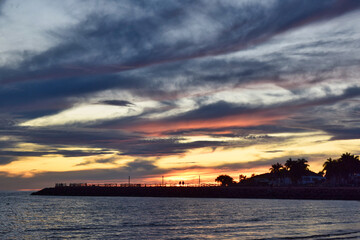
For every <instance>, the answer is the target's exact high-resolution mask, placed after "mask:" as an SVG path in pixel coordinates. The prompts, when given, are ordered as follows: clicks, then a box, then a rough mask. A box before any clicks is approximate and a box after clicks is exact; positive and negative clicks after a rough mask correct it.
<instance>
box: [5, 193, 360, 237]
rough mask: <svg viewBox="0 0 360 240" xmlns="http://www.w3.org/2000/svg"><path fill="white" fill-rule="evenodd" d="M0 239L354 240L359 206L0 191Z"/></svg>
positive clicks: (351, 203) (329, 202)
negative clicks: (37, 194) (81, 195)
mask: <svg viewBox="0 0 360 240" xmlns="http://www.w3.org/2000/svg"><path fill="white" fill-rule="evenodd" d="M0 239H360V201H334V200H274V199H225V198H151V197H148V198H144V197H143V198H142V197H69V196H32V195H30V192H0Z"/></svg>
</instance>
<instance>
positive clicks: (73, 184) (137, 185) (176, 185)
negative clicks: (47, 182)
mask: <svg viewBox="0 0 360 240" xmlns="http://www.w3.org/2000/svg"><path fill="white" fill-rule="evenodd" d="M216 186H219V185H218V184H208V183H202V184H191V183H190V184H181V185H180V184H144V183H141V184H128V183H56V184H55V187H56V188H59V187H216Z"/></svg>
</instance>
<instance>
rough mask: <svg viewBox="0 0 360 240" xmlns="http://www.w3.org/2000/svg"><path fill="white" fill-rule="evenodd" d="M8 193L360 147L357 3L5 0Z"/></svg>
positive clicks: (1, 13)
mask: <svg viewBox="0 0 360 240" xmlns="http://www.w3.org/2000/svg"><path fill="white" fill-rule="evenodd" d="M0 24H1V27H0V190H20V189H39V188H43V187H47V186H53V185H54V183H56V182H67V183H69V182H98V183H104V182H112V183H125V182H127V179H128V176H131V178H132V182H134V183H135V182H136V183H160V182H161V176H164V177H165V181H166V182H167V183H176V182H178V181H179V180H185V181H186V182H188V183H195V182H196V183H197V181H198V176H199V175H200V176H201V180H202V181H203V182H214V179H215V178H216V177H217V176H218V175H219V174H229V175H231V176H232V177H234V178H235V179H236V180H237V178H238V176H239V174H245V175H251V174H252V173H255V174H259V173H263V172H267V171H268V169H269V168H270V166H271V164H274V163H276V162H280V163H284V162H285V161H286V160H287V159H288V158H290V157H291V158H295V159H297V158H306V159H307V160H308V161H309V164H310V169H311V170H313V171H315V172H318V171H320V170H322V164H323V162H324V161H325V160H326V159H327V158H329V157H332V158H337V157H339V156H340V155H341V154H342V153H344V152H350V153H352V154H355V155H359V154H360V1H358V0H317V1H312V0H221V1H220V0H219V1H216V0H202V1H200V0H196V1H194V0H191V1H187V0H182V1H175V0H166V1H165V0H161V1H160V0H159V1H156V0H137V1H134V0H129V1H125V0H119V1H110V0H109V1H102V0H98V1H96V0H88V1H81V0H76V1H75V0H61V1H60V0H59V1H47V0H43V1H42V0H32V1H24V0H0Z"/></svg>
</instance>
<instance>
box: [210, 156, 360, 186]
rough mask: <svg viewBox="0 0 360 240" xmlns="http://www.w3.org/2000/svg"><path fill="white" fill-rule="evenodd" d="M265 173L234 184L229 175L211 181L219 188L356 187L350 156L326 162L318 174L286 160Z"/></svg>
mask: <svg viewBox="0 0 360 240" xmlns="http://www.w3.org/2000/svg"><path fill="white" fill-rule="evenodd" d="M269 171H270V172H269V173H264V174H260V175H255V174H253V175H252V176H251V177H250V178H247V177H246V176H244V175H240V176H239V181H238V182H235V181H234V179H233V178H232V177H230V176H229V175H220V176H218V177H217V178H216V179H215V181H216V182H219V183H220V184H221V185H222V186H239V185H245V186H246V185H247V186H300V185H302V186H303V185H311V186H360V160H359V156H355V155H354V154H351V153H344V154H342V155H341V156H340V158H338V159H331V158H329V159H327V160H326V161H325V162H324V164H323V170H322V171H320V172H319V173H315V172H313V171H311V170H309V164H308V161H307V160H306V159H304V158H300V159H297V160H293V159H291V158H289V159H288V160H286V162H285V163H284V164H281V163H279V162H277V163H275V164H273V165H271V168H270V169H269Z"/></svg>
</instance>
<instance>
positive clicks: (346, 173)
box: [323, 152, 360, 185]
mask: <svg viewBox="0 0 360 240" xmlns="http://www.w3.org/2000/svg"><path fill="white" fill-rule="evenodd" d="M323 167H324V169H323V171H324V172H325V177H326V178H327V179H328V180H329V181H330V182H332V183H333V184H334V183H335V184H340V185H342V184H349V183H351V181H352V180H353V177H354V175H355V174H357V173H360V160H359V156H355V155H354V154H351V153H348V152H347V153H343V154H342V155H341V157H340V158H339V159H336V160H333V159H331V158H329V159H327V160H326V162H325V163H324V164H323Z"/></svg>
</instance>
